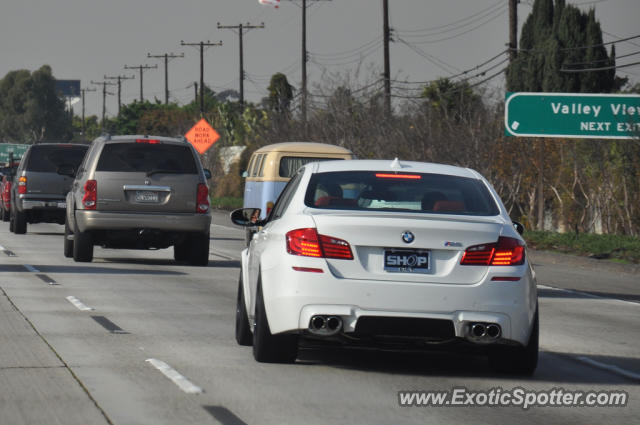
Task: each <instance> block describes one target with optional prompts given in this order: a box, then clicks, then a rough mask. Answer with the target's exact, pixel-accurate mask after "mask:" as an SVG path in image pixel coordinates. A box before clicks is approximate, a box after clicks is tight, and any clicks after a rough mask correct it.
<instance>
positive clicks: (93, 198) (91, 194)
mask: <svg viewBox="0 0 640 425" xmlns="http://www.w3.org/2000/svg"><path fill="white" fill-rule="evenodd" d="M82 205H83V206H84V208H85V209H87V210H95V209H96V207H97V206H98V182H97V181H95V180H87V182H86V183H85V184H84V196H83V197H82Z"/></svg>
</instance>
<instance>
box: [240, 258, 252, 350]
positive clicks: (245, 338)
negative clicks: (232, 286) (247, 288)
mask: <svg viewBox="0 0 640 425" xmlns="http://www.w3.org/2000/svg"><path fill="white" fill-rule="evenodd" d="M236 341H237V342H238V344H239V345H252V344H253V334H252V333H251V329H250V328H249V317H248V315H247V305H246V303H245V300H244V289H243V285H242V270H241V271H240V279H239V280H238V298H237V304H236Z"/></svg>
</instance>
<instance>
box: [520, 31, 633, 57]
mask: <svg viewBox="0 0 640 425" xmlns="http://www.w3.org/2000/svg"><path fill="white" fill-rule="evenodd" d="M636 38H640V34H638V35H634V36H631V37H626V38H621V39H620V40H615V41H609V42H607V43H599V44H592V45H591V46H578V47H563V48H561V49H559V50H560V51H563V52H566V51H569V50H584V49H592V48H594V47H602V46H608V45H609V44H616V43H621V42H623V41H629V40H634V39H636ZM517 51H518V52H526V53H546V52H545V51H544V50H540V49H517Z"/></svg>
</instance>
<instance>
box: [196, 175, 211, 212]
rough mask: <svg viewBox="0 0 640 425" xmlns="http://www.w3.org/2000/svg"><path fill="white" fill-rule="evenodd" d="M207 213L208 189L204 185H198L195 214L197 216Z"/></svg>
mask: <svg viewBox="0 0 640 425" xmlns="http://www.w3.org/2000/svg"><path fill="white" fill-rule="evenodd" d="M207 211H209V188H208V187H207V185H206V184H204V183H198V194H197V195H196V212H197V213H199V214H206V213H207Z"/></svg>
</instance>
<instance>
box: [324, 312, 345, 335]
mask: <svg viewBox="0 0 640 425" xmlns="http://www.w3.org/2000/svg"><path fill="white" fill-rule="evenodd" d="M327 328H328V329H329V330H330V331H331V332H336V333H337V332H339V331H340V329H342V319H341V318H339V317H337V316H329V317H328V318H327Z"/></svg>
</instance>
